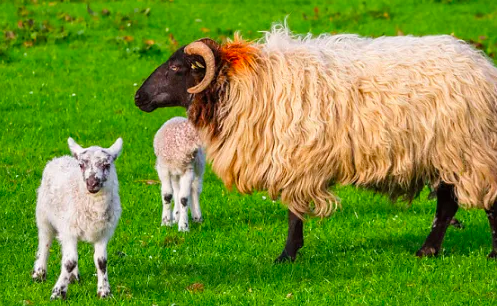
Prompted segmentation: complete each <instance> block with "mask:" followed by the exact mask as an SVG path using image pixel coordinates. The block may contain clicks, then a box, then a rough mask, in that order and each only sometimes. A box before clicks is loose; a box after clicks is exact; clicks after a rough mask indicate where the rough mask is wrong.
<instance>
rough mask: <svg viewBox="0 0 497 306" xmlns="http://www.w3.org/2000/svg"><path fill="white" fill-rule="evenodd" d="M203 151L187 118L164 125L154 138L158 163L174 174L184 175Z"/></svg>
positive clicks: (176, 119)
mask: <svg viewBox="0 0 497 306" xmlns="http://www.w3.org/2000/svg"><path fill="white" fill-rule="evenodd" d="M199 150H202V143H201V141H200V137H199V135H198V133H197V131H196V130H195V127H194V126H193V125H192V124H191V123H190V122H188V120H187V119H186V118H183V117H174V118H171V119H170V120H168V121H167V122H166V123H164V124H163V125H162V126H161V128H160V129H159V130H158V131H157V134H156V135H155V137H154V152H155V155H156V156H157V160H158V162H160V163H161V164H163V165H165V166H167V167H168V169H170V171H171V172H173V173H183V172H185V171H186V167H187V166H188V165H190V164H191V163H192V161H193V160H194V159H195V157H196V154H197V152H198V151H199Z"/></svg>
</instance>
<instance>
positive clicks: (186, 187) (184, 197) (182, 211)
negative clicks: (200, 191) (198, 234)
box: [178, 169, 194, 232]
mask: <svg viewBox="0 0 497 306" xmlns="http://www.w3.org/2000/svg"><path fill="white" fill-rule="evenodd" d="M193 177H194V173H193V169H188V170H187V171H186V172H185V173H183V175H182V176H181V177H180V179H179V194H178V198H179V201H180V203H179V204H180V205H178V206H179V219H178V231H180V232H188V231H189V230H190V229H189V227H188V206H190V205H189V202H190V201H191V199H192V196H191V193H192V182H193Z"/></svg>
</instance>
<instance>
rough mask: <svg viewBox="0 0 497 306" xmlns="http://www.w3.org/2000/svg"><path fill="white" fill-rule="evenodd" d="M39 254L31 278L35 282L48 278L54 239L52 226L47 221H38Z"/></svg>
mask: <svg viewBox="0 0 497 306" xmlns="http://www.w3.org/2000/svg"><path fill="white" fill-rule="evenodd" d="M37 221H38V222H37V224H38V252H37V253H36V261H35V264H34V269H33V273H32V274H31V277H32V278H33V280H34V281H45V280H46V278H47V260H48V256H49V253H50V246H51V245H52V241H53V237H54V229H53V227H52V225H50V223H49V222H48V220H45V219H41V220H40V219H38V220H37Z"/></svg>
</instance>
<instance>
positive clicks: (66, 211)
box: [32, 138, 122, 299]
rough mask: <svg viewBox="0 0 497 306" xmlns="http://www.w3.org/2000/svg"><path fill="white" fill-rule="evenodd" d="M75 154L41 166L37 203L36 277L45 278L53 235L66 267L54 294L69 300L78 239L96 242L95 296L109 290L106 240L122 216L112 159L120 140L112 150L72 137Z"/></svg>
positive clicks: (76, 275) (75, 277) (75, 274)
mask: <svg viewBox="0 0 497 306" xmlns="http://www.w3.org/2000/svg"><path fill="white" fill-rule="evenodd" d="M68 144H69V149H70V151H71V153H72V157H71V156H62V157H58V158H55V159H53V160H51V161H50V162H49V163H48V164H47V165H46V167H45V170H44V171H43V177H42V180H41V185H40V188H39V189H38V200H37V204H36V224H37V226H38V237H39V245H38V252H37V256H36V257H37V259H36V262H35V264H34V270H33V273H32V278H33V280H35V281H44V280H45V279H46V273H47V260H48V255H49V250H50V246H51V244H52V240H53V237H54V236H55V235H57V238H58V239H59V241H60V244H61V246H62V264H61V265H62V269H61V270H62V271H61V274H60V276H59V279H58V280H57V283H56V284H55V286H54V288H53V290H52V296H51V299H56V298H63V299H66V295H67V289H68V285H69V283H70V282H73V281H79V271H78V251H77V244H78V241H79V240H83V241H87V242H90V243H92V244H93V245H94V247H95V253H94V256H93V259H94V262H95V266H96V267H97V275H98V287H97V288H98V290H97V295H98V296H99V297H100V298H105V297H108V296H109V295H110V293H111V291H110V285H109V280H108V273H107V243H108V242H109V240H110V238H111V237H112V235H113V233H114V230H115V228H116V226H117V222H118V221H119V218H120V216H121V202H120V198H119V186H118V185H119V183H118V180H117V173H116V168H115V166H114V161H115V160H116V158H117V157H118V156H119V154H120V153H121V148H122V139H121V138H119V139H117V141H116V142H115V143H114V144H113V145H112V146H111V147H110V148H108V149H104V148H101V147H97V146H92V147H89V148H86V149H84V148H82V147H80V146H79V145H78V144H77V143H76V142H75V141H74V140H73V139H72V138H69V139H68Z"/></svg>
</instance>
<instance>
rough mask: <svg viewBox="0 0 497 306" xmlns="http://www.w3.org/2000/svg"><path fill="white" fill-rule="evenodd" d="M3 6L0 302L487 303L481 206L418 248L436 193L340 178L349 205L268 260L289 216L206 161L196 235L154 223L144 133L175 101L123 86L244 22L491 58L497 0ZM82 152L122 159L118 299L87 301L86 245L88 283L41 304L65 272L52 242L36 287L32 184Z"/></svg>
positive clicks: (156, 202) (489, 283)
mask: <svg viewBox="0 0 497 306" xmlns="http://www.w3.org/2000/svg"><path fill="white" fill-rule="evenodd" d="M91 10H92V12H93V14H90V13H89V12H88V11H87V7H86V3H85V2H83V1H72V2H69V1H56V0H53V1H43V0H37V1H36V0H30V1H0V31H1V32H3V33H2V35H1V37H0V84H1V87H0V88H1V92H2V94H1V95H0V124H1V126H3V132H2V133H1V134H0V148H1V150H0V199H1V203H2V204H1V208H0V213H1V220H2V221H1V222H0V231H1V232H0V304H2V305H44V304H48V303H51V304H64V305H65V304H69V305H121V304H122V305H127V304H130V305H131V304H132V305H171V304H175V305H187V304H199V305H222V304H226V305H237V304H251V305H254V304H256V305H258V304H306V303H307V304H314V305H326V304H330V305H331V304H336V305H356V304H373V305H390V304H393V305H397V304H406V305H427V304H430V305H431V304H441V305H470V304H478V305H491V304H495V303H496V302H497V291H496V290H495V289H496V287H497V281H496V280H497V269H496V265H497V263H496V262H495V261H488V260H487V259H486V254H487V253H488V252H489V251H490V247H491V244H490V231H489V227H488V224H487V220H486V217H485V214H484V213H483V212H482V211H479V210H472V211H460V212H459V213H458V218H459V219H460V220H462V221H463V222H464V224H465V225H466V227H465V229H463V230H457V229H454V228H450V229H449V230H448V234H447V237H446V240H445V242H444V251H443V254H442V255H441V256H439V257H438V258H430V259H418V258H416V257H415V256H413V254H414V253H415V251H416V250H417V249H418V248H419V247H420V246H421V244H422V243H423V241H424V238H425V237H426V235H427V234H428V231H429V227H430V224H431V221H432V218H433V215H434V211H435V202H434V201H429V200H427V199H426V194H423V195H422V196H421V197H420V199H418V200H416V201H415V202H414V203H413V205H412V206H410V207H408V206H406V205H405V204H402V203H399V204H394V205H392V204H391V203H390V202H388V201H387V200H386V199H385V198H384V197H382V196H378V195H374V194H372V193H370V192H366V191H362V190H357V189H355V188H351V187H337V193H338V195H339V196H340V197H341V198H342V199H343V208H342V209H341V210H339V211H338V212H337V213H336V214H334V215H333V216H332V217H331V218H329V219H325V220H318V219H310V220H308V222H306V223H305V232H304V234H305V239H306V241H305V242H306V245H305V247H304V248H303V249H302V251H301V256H300V257H299V258H298V260H297V261H296V262H295V263H293V264H282V265H273V264H272V261H273V260H274V259H275V257H276V256H277V255H279V252H280V251H281V250H282V248H283V245H284V242H285V238H286V229H287V225H286V210H285V208H284V207H283V206H282V205H280V204H278V203H272V201H270V200H267V199H265V198H264V197H265V194H264V193H254V194H253V195H249V196H242V195H240V194H238V193H236V192H228V191H227V190H225V188H224V187H223V185H222V183H221V182H220V180H219V179H218V178H216V176H215V175H214V174H213V173H212V171H210V170H208V171H207V174H206V177H205V183H204V192H203V194H202V197H201V201H202V209H203V213H204V217H205V221H204V223H203V224H201V225H193V226H192V228H191V232H190V233H187V234H182V233H178V232H177V231H176V229H175V228H173V229H170V228H163V227H160V214H161V204H160V196H159V189H160V188H159V185H148V184H146V183H144V181H146V180H156V179H157V175H156V173H155V171H154V169H153V164H154V157H153V156H154V155H153V150H152V139H153V135H154V133H155V131H156V130H157V129H158V128H159V127H160V125H161V124H162V123H163V122H164V121H165V120H167V119H168V118H170V117H172V116H174V115H184V110H183V109H179V108H178V109H161V110H157V111H155V112H154V113H151V114H146V113H143V112H141V111H139V110H138V109H137V108H136V107H135V106H134V105H133V95H134V92H135V91H136V89H137V86H139V84H141V82H142V81H143V80H144V78H145V77H147V76H148V75H149V74H150V73H151V72H152V71H153V69H155V68H156V67H157V66H158V65H159V64H161V63H162V62H163V61H165V60H166V59H167V58H168V56H169V55H170V54H171V52H172V51H174V50H175V49H176V48H178V47H179V46H181V45H184V44H186V43H188V42H190V41H192V40H194V39H196V38H199V37H203V36H209V37H212V38H214V39H218V40H223V39H225V38H226V37H232V35H233V33H234V31H236V30H240V31H241V33H242V34H243V36H244V37H246V38H250V39H255V38H258V37H259V35H260V34H259V33H258V31H260V30H266V29H268V28H269V27H270V25H271V23H272V22H273V21H281V20H283V19H284V18H285V17H286V16H288V23H289V24H290V26H291V28H292V29H293V30H294V31H296V32H308V31H311V32H313V33H315V34H318V33H321V32H354V33H359V34H362V35H372V36H380V35H397V34H402V33H404V34H418V35H421V34H438V33H454V35H456V36H457V37H460V38H462V39H465V40H468V41H471V42H472V43H473V44H475V45H476V46H477V47H478V48H480V49H482V50H483V51H485V52H486V53H487V54H488V55H489V56H491V57H493V56H495V52H496V49H497V45H496V43H497V2H495V1H492V0H475V1H469V0H466V1H464V0H459V1H458V0H438V1H428V0H425V1H417V0H393V1H381V0H372V1H358V0H352V1H348V0H334V1H322V0H317V1H306V0H302V1H297V0H295V1H287V2H284V3H283V2H281V3H279V2H277V1H274V2H271V3H268V1H227V0H225V1H219V2H216V1H181V0H169V1H166V0H164V1H159V0H157V1H150V0H142V1H108V2H104V1H91ZM68 136H72V137H74V138H75V139H76V141H78V142H79V143H80V144H82V145H83V146H89V145H93V144H98V145H102V146H109V145H110V144H112V142H113V141H114V140H115V139H116V138H117V137H119V136H122V137H123V139H124V150H123V154H122V156H121V157H120V158H119V160H118V161H117V168H118V174H119V178H120V185H121V199H122V206H123V215H122V218H121V221H120V223H119V226H118V228H117V230H116V233H115V235H114V237H113V240H112V241H111V243H110V245H109V250H108V252H109V278H110V282H111V286H112V289H113V293H114V295H113V298H111V299H110V300H106V301H100V300H98V299H97V298H96V277H95V276H94V273H95V267H94V266H93V259H92V248H91V247H90V246H89V245H87V244H84V243H81V244H80V247H79V264H80V271H81V274H82V275H81V276H82V279H83V280H82V283H81V284H79V285H71V286H70V288H69V292H68V301H67V302H60V301H59V302H50V301H49V296H50V290H51V288H52V286H53V285H54V284H55V281H56V278H57V277H58V273H59V271H60V248H59V246H58V244H57V243H54V246H53V247H52V253H51V257H50V260H49V271H48V279H47V282H45V283H42V284H39V283H33V282H32V281H31V279H30V270H31V269H32V265H33V262H34V256H35V252H36V246H37V229H36V226H35V221H34V211H35V205H36V198H35V195H36V194H35V191H36V188H37V187H38V185H39V182H40V178H41V173H42V171H43V168H44V166H45V164H46V162H47V161H48V160H50V159H51V158H53V157H55V156H60V155H63V154H68V152H69V150H68V148H67V145H66V140H67V137H68Z"/></svg>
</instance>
